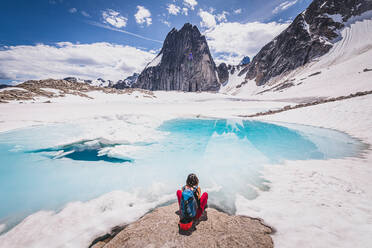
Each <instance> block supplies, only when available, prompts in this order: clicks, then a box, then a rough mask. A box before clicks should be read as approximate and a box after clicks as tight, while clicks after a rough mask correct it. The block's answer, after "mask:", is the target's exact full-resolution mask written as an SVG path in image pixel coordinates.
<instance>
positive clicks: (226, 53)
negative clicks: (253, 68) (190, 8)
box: [204, 22, 289, 64]
mask: <svg viewBox="0 0 372 248" xmlns="http://www.w3.org/2000/svg"><path fill="white" fill-rule="evenodd" d="M288 25H289V24H288V23H284V24H283V23H276V22H271V23H260V22H250V23H245V24H241V23H237V22H228V23H220V24H218V25H216V26H215V27H214V28H211V29H208V30H206V31H205V32H204V34H205V36H206V38H207V40H208V45H209V47H210V49H211V51H212V53H213V55H214V58H216V59H215V60H216V62H217V63H219V62H222V61H224V62H227V63H230V64H237V63H239V62H240V60H241V59H242V57H243V56H249V57H253V56H254V55H256V53H257V52H258V51H259V50H260V49H261V48H262V47H263V46H264V45H266V44H267V43H268V42H270V41H271V40H272V39H273V38H274V37H276V36H277V35H278V34H280V33H281V32H282V31H283V30H284V29H285V28H286V27H288Z"/></svg>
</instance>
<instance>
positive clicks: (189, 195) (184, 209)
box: [181, 187, 198, 222]
mask: <svg viewBox="0 0 372 248" xmlns="http://www.w3.org/2000/svg"><path fill="white" fill-rule="evenodd" d="M196 190H197V189H196V188H195V189H187V188H185V187H184V188H183V191H182V198H181V220H183V221H186V222H190V221H192V219H193V218H194V217H195V216H196V210H197V209H198V203H197V201H196V198H195V193H196Z"/></svg>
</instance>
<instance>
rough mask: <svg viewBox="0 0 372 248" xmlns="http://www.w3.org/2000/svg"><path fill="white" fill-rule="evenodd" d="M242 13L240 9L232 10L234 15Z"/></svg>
mask: <svg viewBox="0 0 372 248" xmlns="http://www.w3.org/2000/svg"><path fill="white" fill-rule="evenodd" d="M241 13H242V9H236V10H234V14H241Z"/></svg>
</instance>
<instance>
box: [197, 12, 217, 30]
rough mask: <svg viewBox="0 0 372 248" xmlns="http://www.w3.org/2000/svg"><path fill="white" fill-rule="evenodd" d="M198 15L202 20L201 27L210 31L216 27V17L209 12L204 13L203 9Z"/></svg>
mask: <svg viewBox="0 0 372 248" xmlns="http://www.w3.org/2000/svg"><path fill="white" fill-rule="evenodd" d="M198 15H199V16H200V18H201V19H202V21H201V22H200V26H201V27H205V28H208V29H209V28H213V27H215V26H216V19H215V18H214V15H212V14H211V13H209V12H208V11H203V10H202V9H200V10H199V13H198Z"/></svg>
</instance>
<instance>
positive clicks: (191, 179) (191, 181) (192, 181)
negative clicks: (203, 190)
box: [186, 173, 199, 187]
mask: <svg viewBox="0 0 372 248" xmlns="http://www.w3.org/2000/svg"><path fill="white" fill-rule="evenodd" d="M186 184H187V186H190V187H194V186H196V185H198V184H199V179H198V177H197V176H196V175H195V174H194V173H191V174H190V175H188V176H187V180H186Z"/></svg>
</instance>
